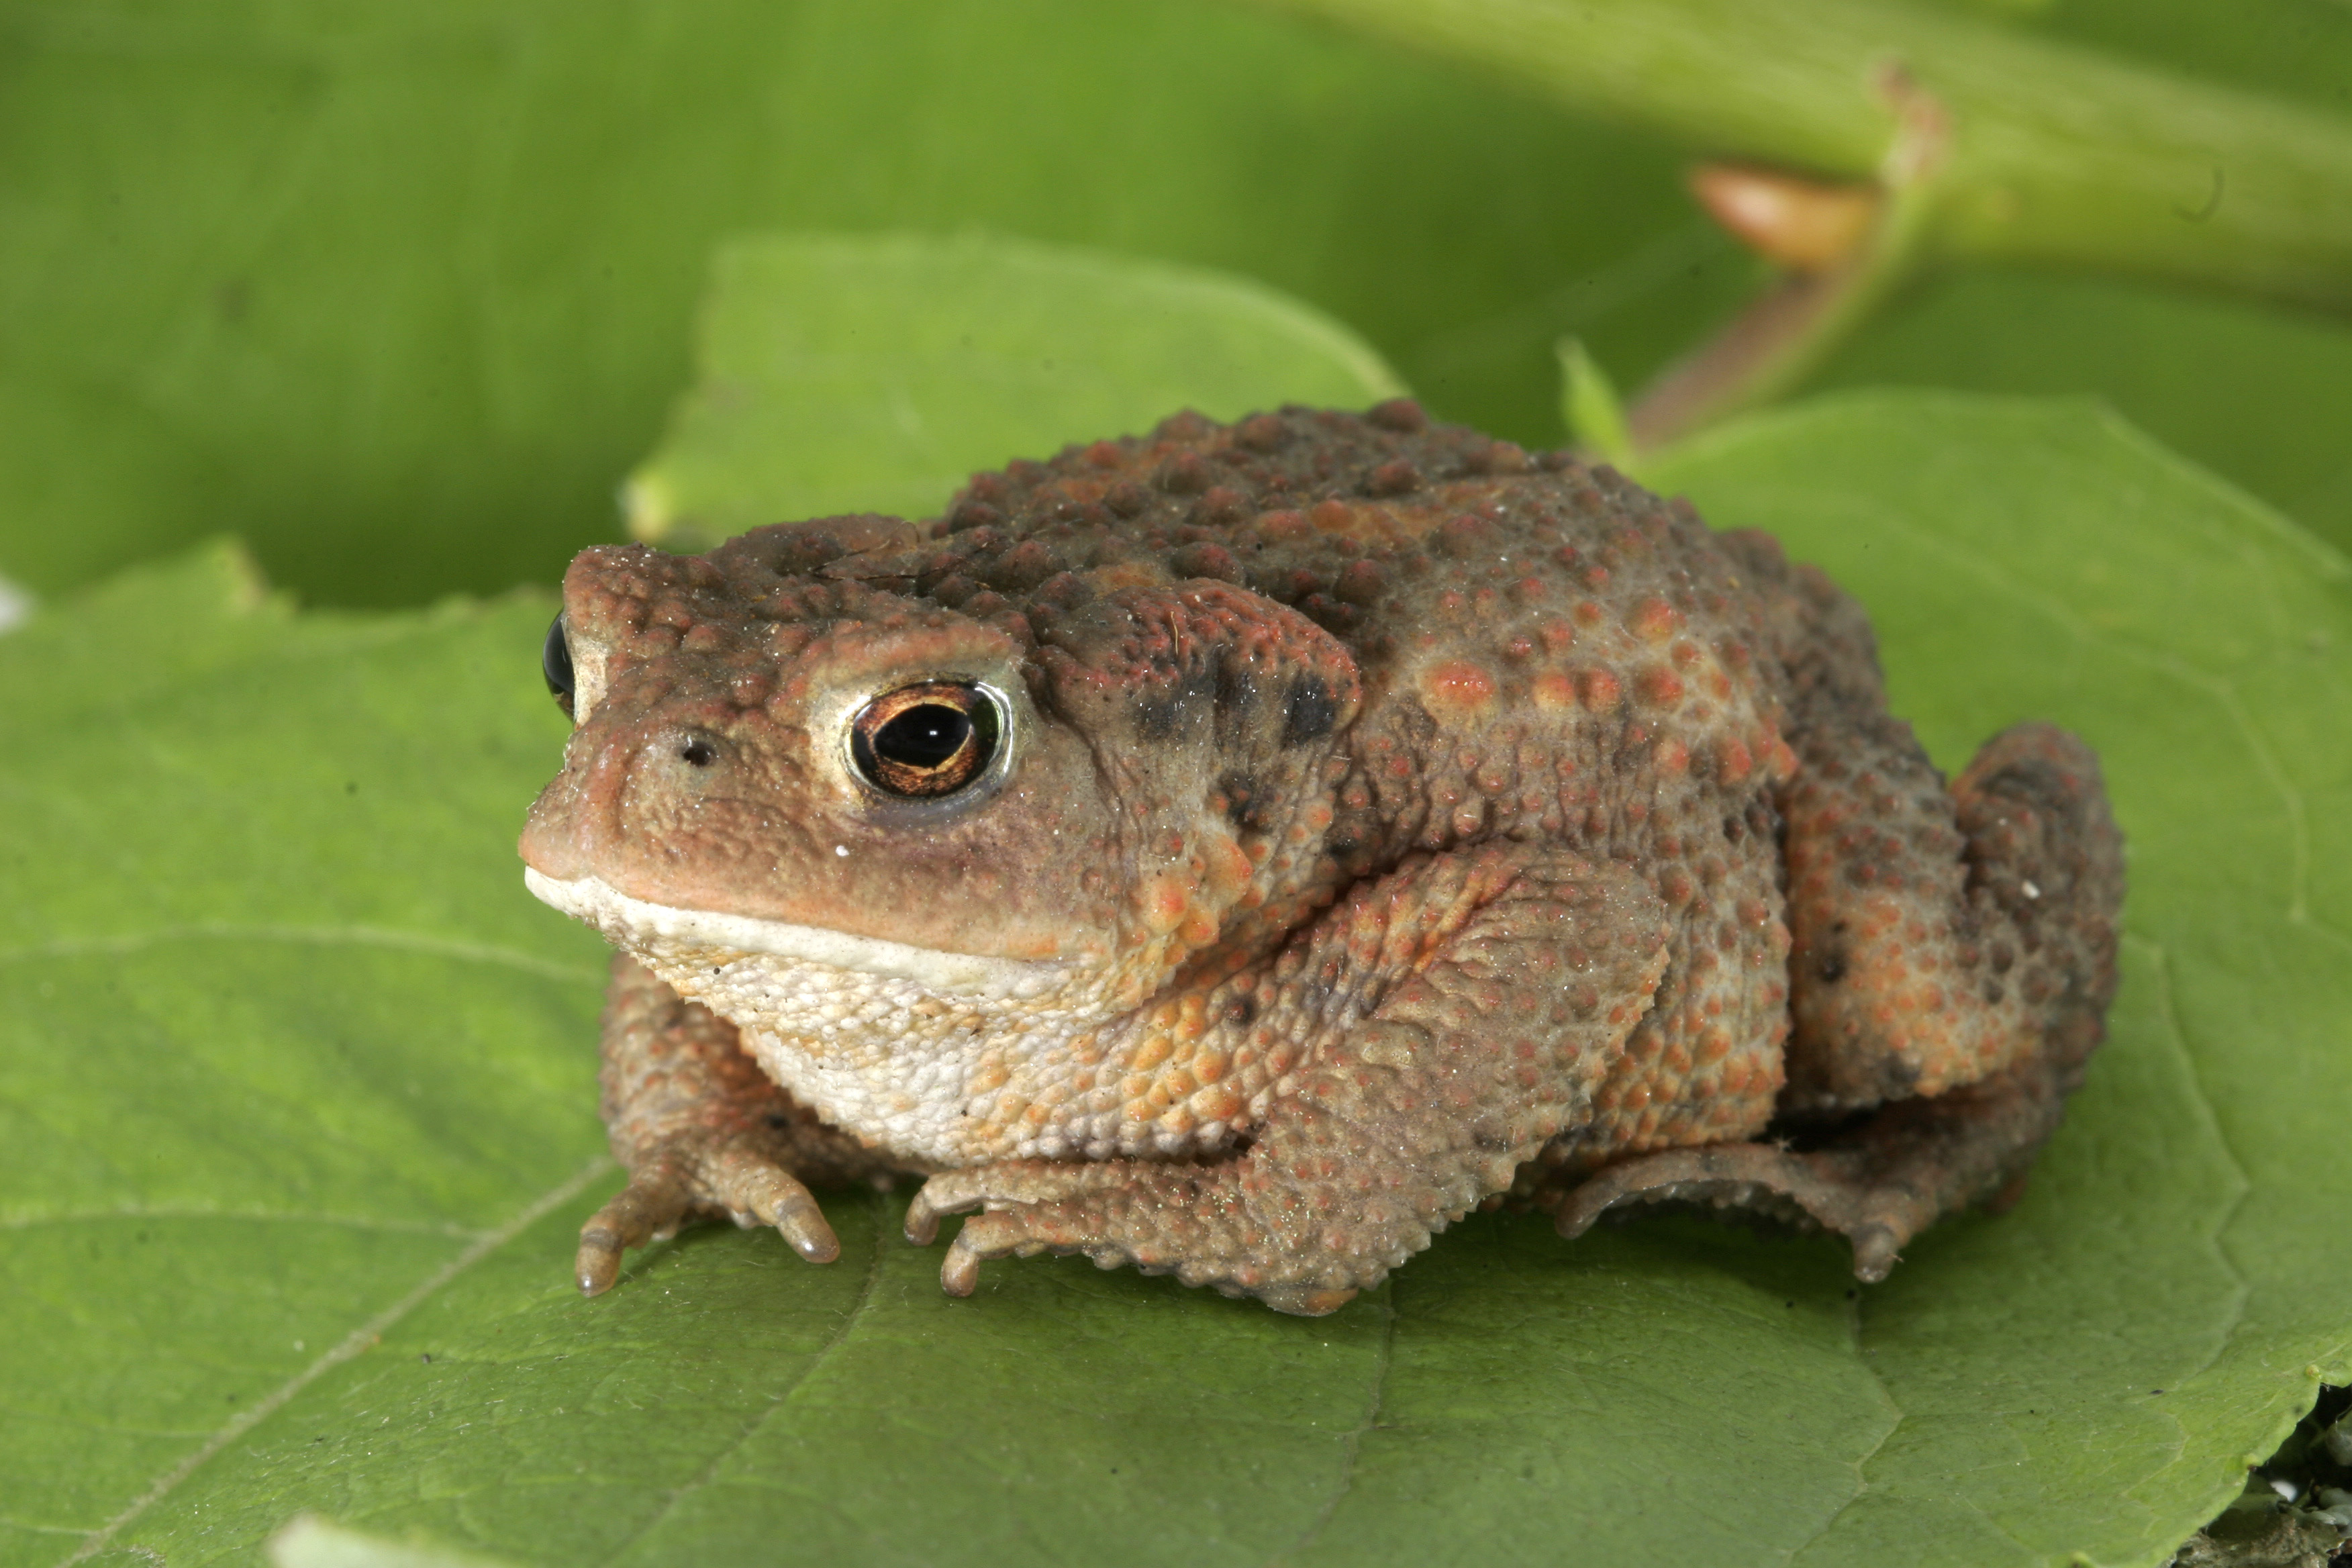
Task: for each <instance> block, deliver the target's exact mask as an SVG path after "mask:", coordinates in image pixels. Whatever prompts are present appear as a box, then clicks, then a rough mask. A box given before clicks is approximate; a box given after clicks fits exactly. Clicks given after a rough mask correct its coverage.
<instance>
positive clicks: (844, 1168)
mask: <svg viewBox="0 0 2352 1568" xmlns="http://www.w3.org/2000/svg"><path fill="white" fill-rule="evenodd" d="M603 1080H604V1106H603V1110H604V1123H605V1126H606V1128H607V1130H608V1131H609V1133H610V1136H611V1140H612V1145H613V1153H614V1157H615V1158H616V1159H618V1160H619V1161H620V1162H621V1163H622V1164H623V1165H625V1166H626V1167H627V1168H628V1172H629V1184H628V1186H627V1188H626V1189H625V1190H624V1191H623V1192H622V1193H621V1194H620V1195H619V1196H617V1197H615V1198H614V1200H613V1201H612V1202H611V1203H608V1204H606V1205H604V1207H603V1208H602V1209H599V1210H598V1211H597V1212H596V1214H595V1215H594V1216H593V1218H591V1219H590V1220H589V1221H588V1223H587V1224H586V1225H584V1226H581V1227H580V1251H579V1254H578V1257H577V1258H576V1260H575V1264H574V1273H575V1275H576V1277H577V1279H579V1281H580V1289H582V1290H583V1292H585V1293H586V1294H588V1295H591V1296H594V1295H599V1294H601V1293H603V1292H604V1291H605V1290H607V1289H611V1288H612V1285H613V1282H614V1279H617V1278H619V1275H620V1268H621V1255H622V1254H623V1252H625V1250H627V1249H628V1248H629V1247H643V1246H645V1245H646V1243H647V1242H649V1241H657V1240H661V1239H663V1238H665V1237H669V1236H670V1235H672V1234H674V1233H675V1232H676V1231H677V1227H678V1226H680V1225H682V1224H683V1223H685V1222H686V1221H688V1220H689V1219H697V1218H704V1217H709V1218H717V1217H721V1216H724V1217H728V1218H731V1219H733V1220H734V1221H735V1223H736V1224H738V1225H740V1226H746V1227H749V1226H755V1225H765V1226H774V1227H775V1228H776V1229H777V1230H778V1231H779V1232H781V1233H782V1236H783V1237H784V1239H785V1240H787V1241H789V1242H791V1243H792V1244H793V1247H794V1248H795V1249H797V1250H798V1251H799V1253H800V1254H801V1256H802V1257H803V1258H807V1259H809V1260H810V1261H811V1262H813V1263H828V1262H831V1261H832V1260H833V1259H834V1258H835V1257H836V1256H838V1255H839V1253H840V1251H841V1246H840V1243H839V1242H838V1241H836V1240H835V1238H834V1234H833V1227H832V1226H829V1225H827V1224H826V1223H825V1218H824V1211H823V1210H822V1209H820V1208H818V1207H817V1203H816V1199H815V1198H814V1197H812V1196H811V1195H810V1194H809V1190H808V1188H807V1187H805V1186H803V1184H802V1183H803V1181H804V1180H805V1181H813V1182H841V1181H853V1180H857V1179H860V1178H874V1177H882V1176H887V1174H888V1173H889V1172H890V1170H891V1169H892V1167H891V1165H890V1164H889V1163H888V1162H887V1161H885V1160H883V1159H882V1158H881V1157H880V1156H878V1155H877V1154H876V1153H874V1152H871V1151H868V1150H866V1149H864V1148H861V1147H860V1146H859V1145H858V1144H857V1143H856V1142H854V1141H853V1140H851V1139H849V1138H847V1137H846V1136H845V1135H844V1134H842V1133H840V1132H838V1131H835V1130H834V1129H832V1128H830V1127H827V1126H825V1125H824V1123H822V1122H821V1121H818V1120H817V1119H816V1117H815V1116H814V1114H812V1113H811V1112H810V1111H808V1110H805V1109H803V1107H802V1106H800V1105H798V1104H796V1103H794V1101H793V1099H792V1097H791V1096H790V1095H788V1094H786V1093H785V1092H784V1091H783V1090H782V1089H780V1088H778V1087H777V1086H776V1085H775V1083H773V1082H772V1080H770V1079H769V1078H768V1076H767V1075H766V1074H765V1073H763V1072H761V1070H760V1067H759V1064H758V1063H756V1062H754V1061H753V1060H752V1059H751V1058H750V1057H749V1056H746V1055H745V1054H744V1052H743V1049H742V1046H741V1043H740V1039H739V1037H738V1036H737V1034H736V1031H735V1026H734V1025H732V1024H730V1023H729V1022H728V1021H727V1020H726V1019H724V1018H721V1017H719V1016H717V1015H716V1014H713V1013H712V1012H710V1011H709V1009H708V1008H705V1007H703V1006H702V1005H700V1004H698V1003H693V1002H688V1001H687V1000H686V999H685V998H683V997H681V996H680V995H678V994H677V992H676V991H674V990H672V989H671V988H670V987H669V986H667V984H663V983H662V982H661V981H660V980H659V979H657V978H656V976H655V975H654V974H653V973H652V972H651V971H649V970H647V969H646V968H645V966H644V965H642V964H640V963H637V962H636V961H635V960H634V959H631V958H628V957H626V956H621V957H616V958H615V959H614V961H613V981H612V986H611V989H610V991H609V992H608V993H607V994H606V998H605V1005H604V1072H603Z"/></svg>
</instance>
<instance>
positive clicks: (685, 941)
mask: <svg viewBox="0 0 2352 1568" xmlns="http://www.w3.org/2000/svg"><path fill="white" fill-rule="evenodd" d="M522 879H523V885H524V886H525V887H528V888H529V889H530V890H531V892H532V894H533V895H535V896H536V897H537V898H539V899H540V900H541V901H542V902H544V903H547V904H551V905H552V906H553V907H555V908H556V909H559V910H562V911H563V912H564V913H565V914H567V915H570V916H572V918H573V919H575V920H580V921H586V922H587V923H588V924H590V925H592V926H594V927H595V928H596V929H597V930H598V931H603V932H604V935H605V936H606V937H607V938H609V939H611V940H612V941H613V942H617V943H619V944H620V945H622V946H624V947H627V948H631V949H633V950H637V951H643V950H645V949H646V948H670V949H677V950H684V949H699V950H702V951H705V952H714V953H730V954H739V955H742V956H746V957H748V956H752V955H763V956H767V957H773V958H782V959H787V960H790V961H793V962H795V963H813V964H821V965H823V966H824V967H825V968H828V969H840V970H847V971H849V972H851V973H857V974H872V975H880V976H885V977H887V978H889V979H893V980H905V981H910V982H912V983H913V984H917V985H919V986H921V987H922V988H923V989H924V990H926V991H929V992H932V993H934V994H938V995H940V996H955V997H971V998H973V999H976V1000H977V999H992V1000H1006V1001H1019V1000H1026V999H1028V998H1032V997H1037V996H1044V995H1045V994H1049V993H1051V992H1054V991H1057V990H1059V989H1060V988H1061V987H1062V986H1063V985H1064V984H1066V982H1067V981H1068V979H1069V978H1070V970H1071V966H1070V965H1069V964H1067V963H1055V962H1052V961H1048V960H1041V959H1021V958H992V957H989V956H988V955H986V954H983V953H976V952H946V951H943V950H941V949H939V948H931V947H912V946H909V945H908V944H907V943H906V942H888V941H886V940H884V939H883V938H881V937H873V936H855V935H852V934H851V933H849V932H847V931H828V930H826V929H825V928H824V927H822V926H804V925H794V924H793V923H792V922H790V921H773V920H762V919H760V918H759V917H757V916H754V915H731V914H721V913H719V912H716V911H714V910H685V909H677V908H675V907H673V906H671V905H668V904H652V903H647V902H646V901H645V900H643V899H633V898H631V897H630V896H629V895H628V894H626V893H624V892H622V891H621V890H620V889H617V888H614V887H613V886H611V885H610V884H609V883H607V882H605V881H604V880H603V879H600V878H596V877H576V878H573V879H571V880H569V881H562V880H559V879H556V878H553V877H549V876H545V875H542V874H541V872H539V871H537V870H535V869H533V868H530V867H525V868H523V874H522Z"/></svg>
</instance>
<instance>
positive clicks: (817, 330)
mask: <svg viewBox="0 0 2352 1568" xmlns="http://www.w3.org/2000/svg"><path fill="white" fill-rule="evenodd" d="M716 270H717V276H716V277H715V279H713V282H712V287H711V290H710V294H709V298H708V299H707V300H706V301H705V302H704V305H703V309H702V319H701V325H700V330H699V331H698V334H697V352H696V355H695V358H696V368H697V371H698V379H697V381H696V384H695V387H694V390H693V391H692V392H691V393H690V394H689V395H688V396H687V397H686V398H685V399H684V400H683V401H681V403H680V404H679V405H678V407H677V412H676V413H675V414H674V415H673V416H672V419H671V428H670V432H669V436H668V437H667V439H666V440H665V441H664V442H663V443H662V446H661V449H660V451H659V453H658V454H657V455H656V457H655V458H653V460H651V461H650V462H648V463H646V465H644V466H643V467H641V468H638V469H637V471H636V472H635V474H634V475H632V476H631V478H630V480H629V486H628V490H627V494H628V497H629V501H630V514H631V516H630V521H631V522H632V523H633V525H634V526H635V532H636V533H637V535H638V537H640V538H644V539H656V540H661V541H663V542H670V543H671V544H672V547H673V548H684V547H691V548H706V547H707V546H708V545H710V544H715V543H717V542H719V540H721V539H725V538H727V537H728V536H729V535H730V534H736V533H740V532H742V531H743V530H745V529H747V528H754V527H757V526H758V525H759V524H761V523H763V522H773V521H777V520H779V519H781V518H793V517H825V516H830V515H833V514H835V513H838V512H851V511H887V512H892V513H896V514H898V515H900V516H907V517H929V516H935V515H937V514H938V513H939V512H940V511H941V510H944V509H945V507H946V504H947V501H948V498H949V497H950V496H951V495H952V494H954V492H955V489H956V487H957V486H959V485H961V484H962V483H963V481H964V480H965V479H967V478H969V477H970V475H971V472H972V470H973V469H975V468H989V467H992V466H994V465H995V464H998V463H1001V462H1003V460H1004V458H1005V456H1006V454H1008V453H1012V452H1051V451H1053V450H1054V449H1055V447H1058V446H1059V445H1060V444H1061V443H1063V442H1064V441H1066V440H1067V439H1068V438H1069V432H1071V431H1073V430H1104V431H1117V432H1120V433H1133V432H1139V431H1143V430H1148V429H1150V427H1151V426H1152V425H1153V424H1154V423H1156V422H1157V421H1158V420H1159V419H1160V418H1161V417H1163V416H1166V415H1167V414H1169V413H1170V412H1171V411H1172V410H1174V409H1176V408H1179V407H1182V406H1184V405H1187V404H1190V405H1193V406H1195V407H1197V408H1198V409H1199V410H1200V411H1201V412H1202V413H1203V414H1206V415H1208V416H1211V417H1212V418H1216V419H1232V418H1235V417H1237V416H1241V415H1243V414H1245V413H1247V412H1249V411H1250V410H1251V409H1253V408H1258V407H1263V406H1265V405H1266V404H1267V403H1268V402H1275V401H1279V402H1296V403H1309V404H1318V405H1334V406H1339V407H1360V406H1362V405H1367V404H1370V403H1376V402H1378V401H1379V400H1380V399H1381V398H1383V397H1393V396H1395V395H1398V394H1399V393H1401V392H1402V391H1403V390H1404V389H1403V387H1402V384H1399V383H1398V381H1397V380H1396V377H1395V376H1394V374H1391V372H1390V370H1389V368H1388V367H1387V366H1386V365H1384V364H1382V363H1381V362H1380V358H1379V356H1378V355H1376V354H1374V353H1371V352H1370V350H1369V349H1366V348H1365V347H1364V346H1363V345H1362V344H1361V343H1360V342H1359V341H1358V340H1357V339H1356V337H1355V336H1354V334H1352V333H1350V332H1349V331H1347V330H1346V329H1345V328H1343V327H1340V326H1339V325H1338V324H1337V323H1335V322H1333V321H1329V320H1328V319H1326V318H1324V317H1321V316H1318V315H1317V314H1315V313H1314V312H1312V311H1309V310H1304V309H1302V308H1301V307H1300V306H1299V305H1298V304H1297V302H1296V301H1295V300H1286V299H1285V298H1283V297H1282V296H1280V295H1278V294H1276V293H1274V292H1273V291H1272V290H1270V289H1265V288H1264V287H1263V286H1261V285H1259V284H1255V283H1252V282H1250V281H1249V280H1248V279H1241V278H1234V277H1230V276H1224V275H1221V274H1217V273H1212V272H1203V271H1200V270H1198V269H1195V268H1176V267H1155V266H1150V265H1147V264H1144V263H1141V262H1137V261H1132V260H1126V259H1122V258H1111V257H1104V256H1097V255H1092V254H1089V253H1087V252H1085V251H1080V250H1071V249H1064V248H1057V247H1046V246H1039V245H1028V244H1022V243H1019V242H1015V241H1010V240H1002V239H998V240H982V239H980V238H977V237H968V238H966V239H964V240H962V241H961V242H959V243H948V244H942V243H940V241H937V240H930V239H924V238H920V237H915V236H900V237H883V238H866V237H852V236H838V235H836V236H820V235H803V236H779V237H772V238H766V239H759V240H747V241H743V242H741V243H739V244H736V245H731V246H729V247H726V248H725V249H723V250H721V251H720V252H719V261H718V266H717V269H716ZM1111 342H1115V343H1117V344H1118V359H1117V361H1116V362H1115V363H1101V362H1100V361H1099V360H1098V359H1097V354H1098V353H1099V350H1100V347H1101V345H1102V344H1104V343H1111ZM691 541H700V543H698V544H690V545H689V542H691Z"/></svg>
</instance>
